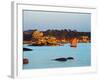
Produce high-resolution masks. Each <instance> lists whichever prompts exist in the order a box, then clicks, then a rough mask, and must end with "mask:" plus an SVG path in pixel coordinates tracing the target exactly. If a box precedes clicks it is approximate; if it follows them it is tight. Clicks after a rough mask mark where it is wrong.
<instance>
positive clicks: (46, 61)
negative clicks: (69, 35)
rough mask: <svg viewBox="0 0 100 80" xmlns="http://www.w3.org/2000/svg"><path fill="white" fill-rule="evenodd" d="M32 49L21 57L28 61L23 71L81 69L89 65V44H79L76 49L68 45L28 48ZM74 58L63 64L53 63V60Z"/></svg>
mask: <svg viewBox="0 0 100 80" xmlns="http://www.w3.org/2000/svg"><path fill="white" fill-rule="evenodd" d="M24 47H25V48H30V49H33V50H32V51H24V52H23V57H24V58H28V59H29V64H24V65H23V69H42V68H59V67H60V68H61V67H81V66H90V65H91V45H90V43H79V44H78V46H77V47H76V48H72V47H70V44H65V45H64V46H40V47H39V46H28V45H26V44H25V45H24ZM60 57H65V58H66V57H74V60H68V61H65V62H58V61H54V60H53V59H55V58H60Z"/></svg>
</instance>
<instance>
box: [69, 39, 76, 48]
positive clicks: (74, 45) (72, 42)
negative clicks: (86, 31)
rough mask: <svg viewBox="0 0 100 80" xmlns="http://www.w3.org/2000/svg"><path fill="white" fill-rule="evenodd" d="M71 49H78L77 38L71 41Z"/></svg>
mask: <svg viewBox="0 0 100 80" xmlns="http://www.w3.org/2000/svg"><path fill="white" fill-rule="evenodd" d="M70 47H77V38H73V39H72V40H71V45H70Z"/></svg>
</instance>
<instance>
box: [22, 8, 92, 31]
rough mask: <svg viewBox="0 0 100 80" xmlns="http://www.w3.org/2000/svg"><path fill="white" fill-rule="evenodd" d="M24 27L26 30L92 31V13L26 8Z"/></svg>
mask: <svg viewBox="0 0 100 80" xmlns="http://www.w3.org/2000/svg"><path fill="white" fill-rule="evenodd" d="M23 27H24V28H23V29H24V30H31V29H38V30H41V31H42V30H43V31H44V30H47V29H59V30H60V29H71V30H77V31H83V32H90V31H91V14H89V13H67V12H66V13H64V12H46V11H31V10H30V11H29V10H24V11H23Z"/></svg>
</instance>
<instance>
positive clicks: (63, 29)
mask: <svg viewBox="0 0 100 80" xmlns="http://www.w3.org/2000/svg"><path fill="white" fill-rule="evenodd" d="M30 30H37V31H47V30H71V31H77V30H75V29H74V30H72V29H47V30H38V29H28V30H24V31H30ZM77 32H91V31H77Z"/></svg>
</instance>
